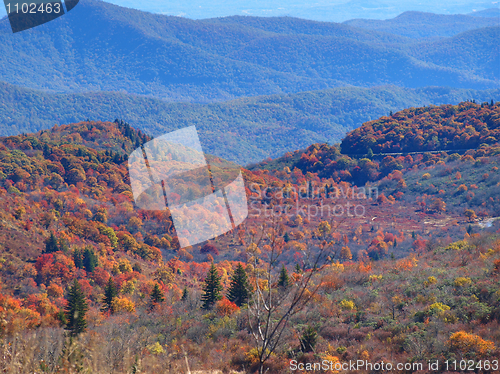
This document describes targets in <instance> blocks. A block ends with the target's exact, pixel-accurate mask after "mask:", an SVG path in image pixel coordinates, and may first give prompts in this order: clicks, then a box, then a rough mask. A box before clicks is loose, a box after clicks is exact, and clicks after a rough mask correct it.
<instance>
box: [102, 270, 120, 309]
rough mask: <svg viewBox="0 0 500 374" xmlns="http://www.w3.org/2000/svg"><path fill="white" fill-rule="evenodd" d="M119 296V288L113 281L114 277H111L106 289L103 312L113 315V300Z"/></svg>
mask: <svg viewBox="0 0 500 374" xmlns="http://www.w3.org/2000/svg"><path fill="white" fill-rule="evenodd" d="M116 296H118V288H117V287H116V284H115V282H114V280H113V277H109V279H108V283H106V287H105V288H104V299H103V300H102V303H103V306H102V308H101V310H102V311H103V312H108V311H109V312H111V313H113V312H114V311H113V299H114V298H115V297H116Z"/></svg>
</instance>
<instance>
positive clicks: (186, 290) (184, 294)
mask: <svg viewBox="0 0 500 374" xmlns="http://www.w3.org/2000/svg"><path fill="white" fill-rule="evenodd" d="M188 296H189V290H188V289H187V287H184V289H183V290H182V297H181V300H182V301H186V300H187V298H188Z"/></svg>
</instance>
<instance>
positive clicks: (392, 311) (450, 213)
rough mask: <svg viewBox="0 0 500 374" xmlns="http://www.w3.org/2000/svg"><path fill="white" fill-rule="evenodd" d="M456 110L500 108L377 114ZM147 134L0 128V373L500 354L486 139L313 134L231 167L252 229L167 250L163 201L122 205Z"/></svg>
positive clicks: (476, 110) (439, 111) (475, 114)
mask: <svg viewBox="0 0 500 374" xmlns="http://www.w3.org/2000/svg"><path fill="white" fill-rule="evenodd" d="M450 108H452V109H453V108H455V111H454V113H453V114H452V117H451V118H452V119H453V121H455V122H459V121H462V122H463V123H465V122H467V123H470V126H471V127H474V126H476V123H477V122H480V121H486V120H487V118H491V117H492V116H495V115H497V114H498V111H499V108H500V106H499V104H498V103H493V105H492V104H491V103H488V104H482V105H481V104H474V103H472V102H464V103H461V104H459V105H457V106H450V105H444V106H441V107H430V108H429V107H426V108H412V109H408V110H404V111H401V112H398V113H395V114H393V115H392V116H391V117H382V118H380V119H379V120H377V121H378V123H381V124H384V123H386V122H387V123H389V122H390V123H391V126H393V127H395V126H396V124H395V122H397V121H399V123H400V125H401V126H402V125H407V126H410V127H411V129H412V130H414V131H416V132H419V131H421V133H422V135H426V134H427V133H431V132H432V131H438V130H439V129H440V127H441V126H442V125H441V119H442V118H443V116H444V113H445V112H446V111H447V110H450ZM411 113H413V114H414V116H413V117H412V115H410V114H411ZM425 113H427V114H428V115H429V117H428V118H426V120H425V121H417V119H418V118H423V117H418V116H424V114H425ZM414 117H415V120H413V121H412V118H414ZM377 121H374V122H377ZM374 122H373V123H374ZM373 123H372V122H369V123H366V124H365V125H364V127H366V128H370V126H372V125H373ZM448 125H449V124H448ZM380 126H382V125H380ZM462 127H463V126H456V127H453V126H451V128H450V131H452V129H453V128H456V129H461V128H462ZM433 128H436V130H434V129H433ZM487 129H490V130H491V131H494V130H495V129H494V126H491V123H490V122H488V123H487V124H486V125H485V128H484V129H483V131H482V133H484V134H483V135H486V130H487ZM457 131H458V130H457ZM465 131H466V132H467V131H469V130H468V129H467V128H466V129H465ZM461 134H462V133H461ZM467 134H468V132H467ZM375 135H376V136H377V139H382V138H383V136H385V135H384V133H383V132H382V131H380V133H376V134H375ZM483 135H481V136H483ZM488 135H490V136H494V133H491V134H488ZM387 136H388V137H389V135H387ZM460 136H462V135H460ZM471 136H472V135H471ZM423 137H424V136H423ZM424 138H425V137H424ZM149 139H150V137H149V136H148V135H146V134H144V133H143V132H141V131H138V130H135V129H134V128H132V127H131V126H130V125H128V124H127V123H124V122H122V121H116V122H114V123H110V122H107V123H104V122H96V121H90V122H80V123H76V124H71V125H63V126H55V127H53V128H52V129H50V130H43V131H40V132H38V133H34V134H23V135H15V136H10V137H3V138H0V249H1V252H0V286H1V288H0V317H1V318H0V352H1V354H2V357H4V359H3V360H1V361H0V369H1V370H3V371H5V372H13V373H17V372H21V371H19V369H18V368H22V370H23V371H24V372H26V371H32V372H37V371H40V370H41V371H42V372H61V371H67V372H74V371H75V370H89V371H93V372H106V373H124V372H129V371H130V372H134V371H135V372H141V371H142V372H159V371H161V372H166V373H172V374H174V373H179V372H183V371H185V370H186V363H187V364H188V365H190V369H191V370H193V371H194V370H212V369H217V370H222V371H225V372H230V370H237V371H239V372H241V371H243V372H251V373H253V372H255V371H256V370H258V368H259V366H261V367H264V368H269V370H270V371H271V372H272V373H276V374H279V373H286V372H287V370H288V369H287V368H289V367H290V360H295V361H296V362H297V363H298V362H302V363H307V362H315V361H317V360H318V357H319V358H321V359H325V360H328V361H331V362H332V363H333V364H335V363H337V362H338V363H345V362H349V360H369V361H372V362H380V361H382V360H383V361H384V362H386V363H387V362H389V363H393V364H394V365H396V363H407V364H409V365H414V364H415V363H419V362H424V364H425V362H427V360H429V359H433V360H440V362H441V365H444V362H445V360H447V359H448V360H461V359H473V360H475V361H476V362H477V361H478V360H479V359H480V360H481V365H482V366H484V365H486V364H487V365H489V366H488V367H489V368H490V369H491V368H493V367H495V366H494V365H496V364H498V363H496V364H495V360H497V359H498V354H499V350H498V347H499V344H500V335H499V333H498V331H500V329H499V322H500V295H499V292H498V290H499V286H500V278H499V277H500V245H499V238H498V234H497V231H498V223H499V222H498V221H496V220H495V218H496V217H495V216H496V215H498V209H497V208H498V207H499V206H500V199H499V198H498V194H497V193H496V191H497V185H498V183H499V181H500V174H499V164H500V159H499V156H498V154H497V153H498V149H499V148H498V144H497V143H493V142H491V143H488V144H487V145H485V146H484V147H480V148H479V149H474V150H473V151H471V152H466V153H465V154H462V155H459V154H446V153H443V152H438V153H433V154H431V153H425V152H424V153H422V152H418V154H413V155H401V156H398V155H395V157H392V156H385V155H377V154H372V153H370V154H368V155H367V156H368V158H357V157H354V156H353V157H352V158H351V157H349V156H347V155H343V154H341V153H340V149H339V148H337V147H334V146H328V145H325V144H323V145H320V144H315V145H312V146H310V147H309V148H308V149H307V150H306V151H300V152H295V153H290V154H287V155H285V156H284V157H283V158H281V159H278V160H275V161H272V160H271V161H268V162H267V165H265V164H262V165H261V166H260V168H254V169H253V170H252V171H248V170H244V176H245V183H246V193H247V197H248V201H249V217H248V218H247V220H246V221H245V223H244V224H242V225H241V226H239V227H237V228H236V229H235V230H233V231H231V232H229V233H227V234H224V235H222V236H220V237H218V238H216V239H214V240H210V241H209V242H205V243H201V244H199V245H196V246H189V247H186V248H180V245H179V243H178V240H177V239H176V233H175V228H174V227H173V225H172V220H171V217H170V213H169V211H148V210H143V209H138V208H137V207H136V206H135V204H134V201H133V198H132V193H131V189H130V185H129V176H128V170H127V155H128V154H129V153H130V152H131V151H132V150H133V149H135V148H137V147H139V146H140V145H141V144H143V143H144V142H147V141H149ZM381 144H385V143H381ZM342 149H343V148H342ZM297 157H298V159H297ZM370 158H371V159H370ZM214 161H215V162H214V165H215V167H217V164H218V161H222V160H217V159H214ZM264 167H267V169H264ZM355 178H358V179H355ZM361 179H364V180H365V181H368V183H366V184H364V183H361ZM355 182H356V183H357V184H358V186H355V185H354V183H355ZM186 187H187V188H192V187H193V186H191V185H188V186H186ZM363 187H364V188H363ZM495 209H496V210H495ZM204 214H205V215H206V216H205V217H206V219H210V214H211V212H209V211H207V212H205V213H204ZM296 290H299V291H300V292H299V293H297V292H296ZM262 293H263V294H264V295H272V300H276V302H277V304H275V308H273V309H272V311H271V315H270V316H271V317H270V319H268V321H269V322H268V323H270V324H271V325H269V326H278V328H279V329H281V327H280V326H282V328H283V332H282V333H280V334H279V337H278V335H268V333H266V335H265V338H266V339H273V340H272V342H273V345H272V346H271V348H269V349H270V351H269V352H268V353H269V355H267V356H266V357H264V358H265V359H264V358H263V356H262V354H261V353H259V352H266V351H265V350H262V349H261V348H260V347H261V346H262V345H261V344H262V343H261V341H260V340H259V339H257V340H256V339H255V338H254V337H255V336H258V335H252V333H255V332H256V331H257V330H256V325H255V324H254V322H255V321H256V320H255V318H256V317H255V315H256V314H255V313H257V312H260V313H265V310H264V309H259V305H260V304H258V303H256V302H255V300H256V299H255V298H256V297H257V295H262ZM266 297H267V296H266ZM294 300H295V301H296V302H297V304H294V305H297V308H296V309H295V310H293V312H287V311H289V310H290V309H289V308H290V303H293V302H294ZM273 303H274V301H273ZM273 305H274V304H273ZM75 312H76V314H75ZM266 313H267V312H266ZM286 313H288V314H286ZM280 318H284V319H283V320H284V321H285V322H286V323H285V324H282V325H275V324H276V323H277V321H279V320H280ZM261 323H262V321H261ZM266 331H271V330H266ZM278 331H281V330H278ZM70 336H71V337H72V338H71V339H70V338H69V337H70ZM274 342H275V343H274ZM271 349H272V351H271ZM271 353H272V354H271ZM186 357H187V359H186ZM486 362H487V363H486ZM412 367H414V368H417V369H418V366H416V367H415V366H412ZM441 369H442V371H445V367H444V366H442V367H441ZM490 369H488V370H490ZM481 370H482V369H481ZM488 370H487V371H488ZM490 371H491V370H490ZM327 372H328V371H327ZM331 372H332V373H333V372H335V371H331Z"/></svg>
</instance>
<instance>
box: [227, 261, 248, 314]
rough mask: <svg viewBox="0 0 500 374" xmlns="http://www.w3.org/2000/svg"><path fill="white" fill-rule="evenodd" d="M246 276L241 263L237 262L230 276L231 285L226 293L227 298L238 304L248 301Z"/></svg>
mask: <svg viewBox="0 0 500 374" xmlns="http://www.w3.org/2000/svg"><path fill="white" fill-rule="evenodd" d="M249 288H250V285H249V284H248V277H247V273H246V271H245V269H243V266H241V264H238V266H237V267H236V270H235V271H234V274H233V276H232V277H231V285H230V286H229V290H228V293H227V299H228V300H229V301H231V302H233V303H235V304H236V305H238V306H242V305H243V304H246V303H247V302H248V290H249Z"/></svg>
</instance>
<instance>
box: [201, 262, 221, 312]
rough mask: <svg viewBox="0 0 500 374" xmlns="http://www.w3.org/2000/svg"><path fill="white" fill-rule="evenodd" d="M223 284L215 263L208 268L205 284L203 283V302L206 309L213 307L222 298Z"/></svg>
mask: <svg viewBox="0 0 500 374" xmlns="http://www.w3.org/2000/svg"><path fill="white" fill-rule="evenodd" d="M221 293H222V284H221V283H220V276H219V272H218V271H217V268H216V267H215V265H214V263H213V262H212V265H211V266H210V269H209V270H208V273H207V277H206V278H205V284H204V285H203V295H202V296H201V301H202V302H203V305H202V308H203V309H205V310H208V309H211V308H212V307H213V306H214V304H215V303H216V302H217V301H218V300H220V299H222V295H221Z"/></svg>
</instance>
